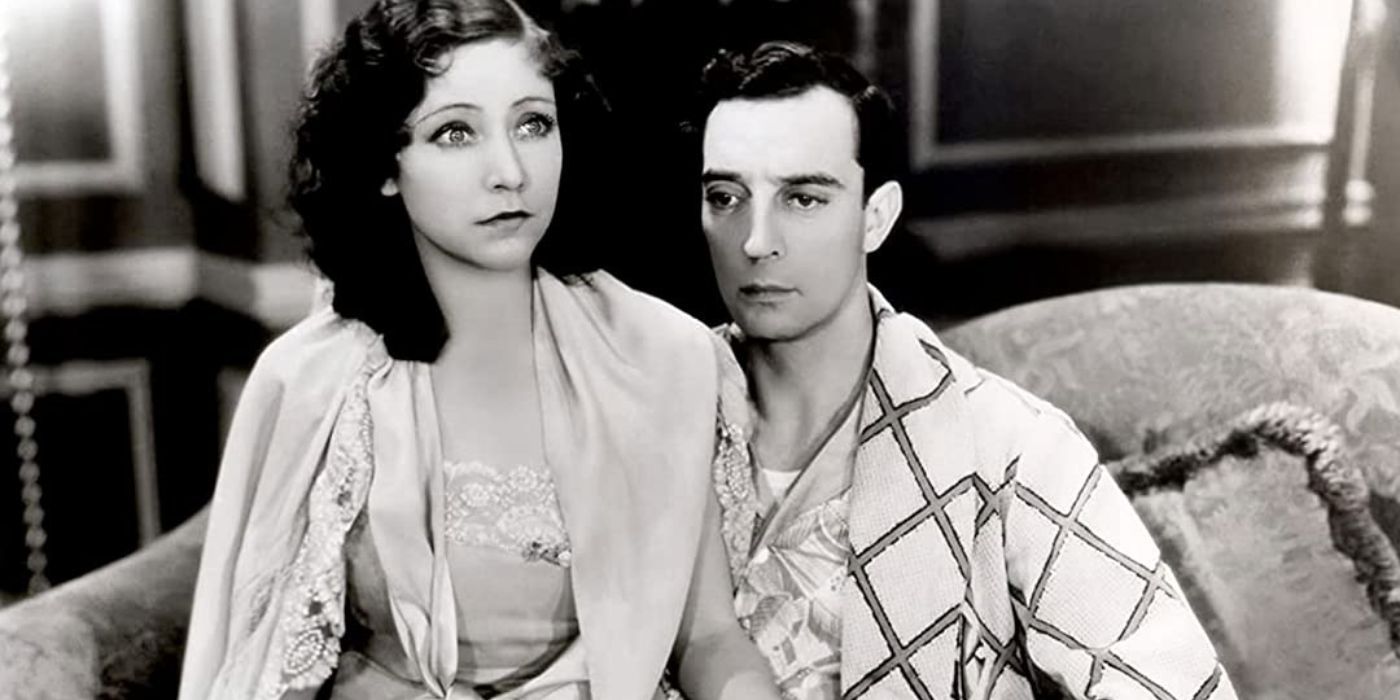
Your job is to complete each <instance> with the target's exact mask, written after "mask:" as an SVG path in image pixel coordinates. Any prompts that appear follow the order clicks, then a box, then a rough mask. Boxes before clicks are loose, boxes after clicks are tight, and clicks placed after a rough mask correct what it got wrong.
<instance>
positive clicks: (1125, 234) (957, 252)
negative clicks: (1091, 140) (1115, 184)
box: [905, 187, 1327, 260]
mask: <svg viewBox="0 0 1400 700" xmlns="http://www.w3.org/2000/svg"><path fill="white" fill-rule="evenodd" d="M1326 200H1327V194H1326V192H1325V190H1324V189H1323V188H1322V187H1287V188H1280V189H1277V190H1274V191H1267V192H1249V193H1243V194H1232V195H1219V196H1209V197H1196V198H1189V199H1177V200H1169V201H1154V202H1143V203H1130V204H1115V205H1107V206H1092V207H1072V208H1062V209H1050V210H1042V211H1026V212H1014V213H984V214H969V215H961V216H950V217H942V218H924V219H912V220H910V221H908V222H906V224H905V227H906V228H907V229H908V230H909V231H910V233H911V234H912V235H914V236H915V237H917V238H918V239H919V240H920V241H921V242H922V243H924V244H925V245H927V246H928V248H929V249H930V250H931V251H933V252H934V254H935V255H937V256H938V257H939V258H940V259H942V260H961V259H968V258H975V257H978V256H982V255H988V254H992V253H997V252H1001V251H1004V250H1010V249H1014V248H1016V247H1018V246H1025V245H1028V244H1040V245H1051V246H1054V245H1095V246H1103V245H1128V244H1133V243H1137V242H1141V241H1145V240H1150V241H1153V242H1164V241H1173V240H1176V241H1184V240H1191V239H1193V238H1202V237H1206V236H1213V235H1216V234H1220V233H1230V234H1245V235H1249V234H1257V235H1278V234H1280V233H1314V234H1315V233H1319V232H1321V231H1322V224H1323V207H1324V205H1325V203H1326Z"/></svg>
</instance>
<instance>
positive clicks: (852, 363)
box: [691, 43, 1234, 698]
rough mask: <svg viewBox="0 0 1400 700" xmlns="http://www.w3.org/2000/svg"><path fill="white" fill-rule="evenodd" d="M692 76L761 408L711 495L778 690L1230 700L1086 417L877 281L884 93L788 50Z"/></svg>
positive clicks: (705, 207)
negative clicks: (1007, 373) (698, 84)
mask: <svg viewBox="0 0 1400 700" xmlns="http://www.w3.org/2000/svg"><path fill="white" fill-rule="evenodd" d="M701 95H702V100H701V103H700V105H699V108H698V110H697V112H696V114H695V118H694V120H693V121H692V123H691V126H692V128H693V130H694V131H695V132H696V133H697V135H699V136H700V137H701V139H702V142H703V143H702V145H701V150H702V151H703V156H704V163H703V173H702V188H703V201H702V204H701V211H702V218H703V225H704V228H705V234H706V238H707V240H708V242H709V246H710V253H711V257H712V260H713V263H714V267H715V276H716V279H717V281H718V283H719V288H720V292H721V295H722V297H723V299H724V302H725V304H726V306H727V307H728V308H729V310H730V312H731V314H732V316H733V318H734V321H735V324H734V325H731V326H729V327H728V328H726V329H725V330H724V331H722V332H723V334H724V335H725V337H726V338H727V339H728V340H729V342H730V343H731V345H732V347H733V348H734V350H735V355H736V357H737V358H738V359H739V362H740V364H741V365H742V366H743V370H744V372H745V374H746V375H747V378H748V387H749V390H750V394H751V401H752V406H753V414H754V415H753V425H752V426H751V431H752V432H751V434H750V435H749V444H750V451H749V455H748V456H749V457H750V458H751V460H752V466H750V464H749V463H748V461H747V460H744V459H735V460H732V461H731V463H730V468H729V469H728V470H727V473H722V474H718V475H717V477H716V489H717V491H718V493H719V497H720V502H721V507H722V509H723V520H724V535H725V539H726V544H728V545H729V547H730V549H731V564H732V565H733V567H734V571H735V583H736V587H737V597H736V603H735V605H736V608H737V611H738V613H739V615H740V619H741V621H742V622H743V624H744V626H745V628H746V629H748V630H749V633H750V634H751V635H752V636H753V638H754V640H755V642H756V643H757V644H758V645H759V647H760V649H761V650H762V651H763V652H764V653H765V654H766V655H767V656H768V658H769V661H770V663H771V665H772V666H773V669H774V671H775V673H776V674H777V677H778V682H779V685H780V687H781V688H782V689H783V691H784V692H785V693H787V695H788V696H789V697H793V698H836V697H846V698H856V697H871V698H877V697H878V698H886V697H899V698H903V697H911V698H1029V697H1035V696H1041V697H1044V696H1046V695H1047V694H1049V695H1052V696H1053V694H1054V693H1055V692H1056V691H1058V692H1059V693H1064V694H1068V695H1070V696H1073V697H1079V698H1232V697H1234V691H1233V689H1232V687H1231V685H1230V683H1229V680H1228V679H1227V678H1226V676H1225V673H1224V671H1223V669H1222V668H1221V666H1220V665H1219V663H1218V662H1217V660H1216V657H1215V653H1214V650H1213V649H1212V647H1211V644H1210V641H1209V640H1208V639H1207V638H1206V636H1205V633H1204V632H1203V631H1202V629H1201V627H1200V625H1199V623H1198V622H1197V621H1196V619H1195V617H1194V616H1193V615H1192V613H1191V611H1190V608H1189V607H1188V605H1187V603H1186V601H1185V600H1184V598H1183V597H1182V595H1181V592H1180V587H1179V586H1178V585H1177V583H1176V581H1175V578H1174V577H1173V575H1172V573H1171V572H1170V571H1169V569H1168V567H1167V565H1166V564H1165V563H1164V562H1163V561H1162V560H1161V557H1160V554H1159V552H1158V549H1157V547H1156V546H1155V544H1154V543H1153V541H1152V539H1151V537H1150V535H1149V534H1148V532H1147V530H1146V529H1145V528H1144V527H1143V525H1142V523H1141V521H1140V520H1139V519H1138V518H1137V515H1136V514H1135V512H1134V511H1133V509H1132V507H1131V505H1130V503H1129V502H1128V500H1127V499H1126V498H1125V497H1124V495H1123V493H1122V492H1121V491H1120V490H1119V489H1118V487H1117V486H1116V485H1115V484H1114V482H1113V481H1112V479H1111V478H1110V477H1109V476H1108V475H1107V473H1106V472H1105V471H1104V470H1103V468H1102V467H1101V466H1100V465H1099V464H1098V459H1097V455H1096V454H1095V452H1094V450H1093V448H1092V447H1091V446H1090V445H1089V443H1088V442H1087V441H1086V440H1085V439H1084V437H1083V436H1082V435H1081V434H1080V433H1079V432H1078V431H1077V430H1076V429H1075V427H1074V425H1073V424H1072V423H1071V421H1070V420H1069V419H1068V418H1067V417H1066V416H1065V415H1064V414H1062V413H1060V412H1059V411H1057V410H1056V409H1054V408H1053V407H1051V406H1049V405H1048V404H1046V403H1044V402H1042V401H1040V400H1039V399H1037V398H1035V397H1033V396H1031V395H1029V394H1027V393H1026V392H1024V391H1022V390H1021V389H1019V388H1017V387H1016V386H1014V385H1012V384H1010V383H1009V382H1007V381H1005V380H1003V379H1001V378H999V377H997V376H995V375H992V374H989V373H987V372H984V371H981V370H979V369H978V368H977V367H974V366H973V365H971V364H970V363H969V362H968V361H967V360H965V359H964V358H962V357H960V356H958V355H957V354H955V353H954V352H952V351H951V350H949V349H948V348H947V347H945V346H944V345H943V344H942V343H941V342H940V341H939V340H938V338H936V337H935V336H934V334H933V333H932V332H931V331H930V330H929V329H928V328H927V327H926V326H925V325H924V324H923V323H921V322H919V321H918V320H916V319H914V318H912V317H909V316H905V315H900V314H898V313H896V312H895V310H894V309H893V308H891V307H890V305H889V304H888V303H887V302H886V301H885V300H884V298H883V297H881V296H880V294H879V292H877V291H876V290H875V289H874V288H873V287H870V286H869V285H868V284H867V282H866V255H867V254H868V253H871V252H873V251H875V250H876V249H877V248H879V247H880V245H881V243H882V242H883V241H884V240H885V237H886V236H887V235H888V234H889V232H890V230H891V228H892V227H893V226H894V223H895V220H896V219H897V218H898V216H899V214H900V209H901V207H902V197H903V194H902V192H901V189H900V185H899V183H898V182H896V181H895V180H894V179H893V175H892V173H893V169H892V168H891V167H890V163H892V162H893V159H892V158H891V154H890V152H889V151H890V148H891V138H890V134H891V133H893V132H894V129H893V128H892V126H893V124H892V118H891V112H892V110H891V108H890V106H889V102H888V100H887V99H886V98H885V97H884V96H883V94H882V93H881V92H880V91H879V90H878V89H877V88H875V87H873V86H872V85H870V84H869V82H868V81H866V80H865V79H864V78H863V77H862V76H861V75H860V74H859V73H858V72H856V71H855V70H854V69H853V68H851V67H850V66H849V65H848V64H846V63H845V62H844V61H842V60H841V59H839V58H837V57H834V56H831V55H826V54H822V53H818V52H815V51H812V50H811V49H808V48H806V47H803V46H800V45H795V44H788V43H773V44H766V45H764V46H762V47H760V48H758V49H757V50H756V51H755V52H753V53H752V54H751V55H734V54H728V53H722V54H721V55H720V56H719V57H718V58H716V59H715V60H714V61H712V62H711V64H710V65H709V66H708V67H707V68H706V70H705V74H704V77H703V79H702V91H701ZM735 429H744V428H743V427H742V426H740V427H737V428H735Z"/></svg>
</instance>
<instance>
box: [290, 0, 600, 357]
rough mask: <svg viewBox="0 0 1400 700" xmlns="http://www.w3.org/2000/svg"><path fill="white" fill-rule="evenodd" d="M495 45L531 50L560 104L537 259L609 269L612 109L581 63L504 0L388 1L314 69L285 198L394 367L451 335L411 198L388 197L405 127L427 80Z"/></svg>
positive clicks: (339, 307) (558, 266)
mask: <svg viewBox="0 0 1400 700" xmlns="http://www.w3.org/2000/svg"><path fill="white" fill-rule="evenodd" d="M492 39H510V40H516V41H522V42H524V43H525V44H526V45H527V46H528V47H529V48H530V50H531V53H532V54H533V56H534V57H535V59H536V60H537V61H538V62H539V65H540V70H541V72H542V74H543V75H544V76H545V77H546V78H548V79H550V80H551V81H552V82H553V84H554V91H555V98H556V101H557V103H558V111H559V128H560V136H561V138H562V147H563V150H564V154H565V158H564V164H563V171H562V173H561V175H560V183H559V199H558V202H557V205H556V208H555V213H554V218H553V221H552V223H551V224H550V227H549V231H548V232H547V233H546V235H545V236H544V238H543V239H542V240H541V241H540V243H539V246H538V247H537V248H536V249H535V253H534V258H533V262H534V264H536V265H538V266H541V267H544V268H546V269H548V270H549V271H550V272H552V273H554V274H556V275H560V276H574V275H581V274H584V273H587V272H592V271H594V270H596V269H598V267H599V265H598V264H597V262H598V260H599V258H600V257H601V251H600V248H602V246H600V240H599V238H598V236H599V233H597V228H596V227H597V224H598V222H600V221H601V220H602V219H601V218H600V217H599V216H598V215H595V212H594V211H592V208H593V207H596V206H599V204H600V203H601V202H603V201H604V196H603V193H602V188H603V187H606V186H607V184H608V180H609V179H610V178H609V177H607V175H606V174H604V173H603V172H601V171H600V170H601V168H603V167H604V166H605V165H606V163H608V160H609V159H608V157H607V153H606V152H605V151H604V148H608V147H611V146H613V145H615V143H616V141H615V140H614V139H612V138H611V137H610V134H608V133H607V129H609V128H611V120H610V118H609V116H610V115H609V109H608V105H607V103H606V101H605V100H604V99H603V97H602V95H601V93H599V91H598V89H597V87H596V86H595V84H594V82H593V79H592V77H591V76H590V75H589V73H588V71H587V70H586V69H585V68H584V66H583V64H582V62H581V61H580V59H579V57H578V55H577V54H575V53H573V52H571V51H568V50H566V49H565V48H564V47H563V46H562V45H560V43H559V42H558V40H557V38H556V37H555V35H554V34H553V33H551V32H547V31H545V30H543V29H541V28H540V27H539V26H538V25H536V24H535V22H534V20H532V19H530V18H529V17H528V16H526V15H525V14H524V13H523V12H522V11H521V10H520V9H519V7H518V6H516V5H515V4H514V3H513V2H509V1H508V0H379V1H378V2H376V3H375V4H374V5H373V6H371V7H370V8H369V9H368V10H366V11H365V12H364V13H363V14H362V15H360V16H359V17H357V18H355V19H354V20H352V21H351V22H350V24H349V25H348V26H347V27H346V29H345V34H344V36H343V37H341V38H340V39H339V40H338V41H337V42H336V43H335V44H334V45H333V46H332V47H331V48H330V49H329V51H328V52H327V53H326V54H325V55H323V56H322V57H321V58H320V60H319V61H317V63H316V66H315V69H314V71H313V73H312V77H311V82H310V85H309V88H308V91H307V93H306V95H305V97H304V98H303V100H302V104H301V109H300V112H299V113H298V115H297V119H296V122H295V132H294V135H295V152H294V153H293V155H292V159H291V163H290V196H289V200H290V203H291V206H292V208H293V209H295V210H296V212H297V213H298V214H299V215H300V216H301V221H302V230H303V232H304V234H305V235H306V237H307V239H308V245H307V250H308V254H309V255H310V257H311V260H312V261H313V262H314V263H315V264H316V266H317V267H318V268H319V269H320V271H321V273H322V274H324V275H325V276H326V277H327V278H329V279H330V281H331V282H332V283H333V284H334V286H335V299H334V302H333V305H334V308H335V310H336V312H337V313H339V314H340V315H341V316H344V317H346V318H353V319H358V320H360V321H363V322H364V323H366V324H368V325H369V326H370V328H373V329H374V330H375V331H376V332H378V333H379V334H381V335H382V336H383V337H384V344H385V346H386V348H387V350H388V352H389V354H390V355H391V356H393V357H395V358H397V359H401V360H417V361H422V362H431V361H433V360H436V359H437V357H438V355H439V354H440V353H441V352H442V347H443V344H444V343H446V341H447V336H448V330H447V322H446V320H445V319H444V317H443V314H442V308H441V307H440V306H439V304H438V301H437V298H436V297H435V296H434V295H433V292H432V289H431V287H429V285H428V279H427V275H426V274H425V273H424V271H423V265H422V262H421V261H420V259H419V257H418V252H417V248H416V246H415V244H414V241H413V235H412V228H411V224H410V221H409V218H408V212H407V211H406V210H405V209H404V205H403V199H402V198H400V197H385V196H382V195H381V194H380V187H381V186H382V185H383V184H384V181H385V179H387V178H390V177H393V176H394V175H395V174H396V173H397V160H396V158H395V156H396V155H397V153H398V152H399V150H400V149H402V148H403V147H404V146H405V145H406V144H407V143H408V135H407V132H406V130H405V129H404V128H403V124H404V120H405V119H406V118H407V116H408V114H409V112H411V111H412V110H413V109H414V108H415V107H417V106H418V104H419V103H420V102H421V101H422V99H423V95H424V90H425V87H426V82H427V79H428V78H429V77H432V76H434V75H437V74H440V73H441V72H442V71H444V70H446V66H444V65H442V63H441V62H440V61H439V60H438V59H439V58H441V57H442V56H443V55H445V54H446V53H448V52H450V51H452V50H453V49H455V48H457V47H459V46H462V45H463V44H468V43H472V42H478V41H487V40H492ZM467 196H469V195H467Z"/></svg>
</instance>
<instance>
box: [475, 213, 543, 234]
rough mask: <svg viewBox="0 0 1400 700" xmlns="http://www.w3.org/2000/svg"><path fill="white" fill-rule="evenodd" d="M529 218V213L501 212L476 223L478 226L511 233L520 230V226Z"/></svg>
mask: <svg viewBox="0 0 1400 700" xmlns="http://www.w3.org/2000/svg"><path fill="white" fill-rule="evenodd" d="M529 218H530V212H527V211H519V210H512V211H503V212H500V213H499V214H494V215H492V216H488V217H486V218H485V219H481V220H479V221H477V222H476V223H477V225H478V226H488V227H490V228H496V229H503V230H511V231H513V230H515V229H518V228H520V225H521V224H523V223H525V222H526V221H527V220H529Z"/></svg>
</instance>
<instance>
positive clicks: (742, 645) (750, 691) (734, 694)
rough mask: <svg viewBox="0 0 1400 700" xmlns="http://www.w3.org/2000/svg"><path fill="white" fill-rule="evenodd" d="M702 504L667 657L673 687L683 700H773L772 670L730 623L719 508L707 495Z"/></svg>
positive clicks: (775, 690) (731, 615)
mask: <svg viewBox="0 0 1400 700" xmlns="http://www.w3.org/2000/svg"><path fill="white" fill-rule="evenodd" d="M707 500H708V505H707V506H706V509H705V527H704V531H703V533H702V535H701V541H700V557H699V560H698V561H697V562H696V566H695V573H694V574H693V575H692V577H691V581H690V595H689V596H688V598H687V599H686V606H685V612H684V614H683V616H682V618H681V629H680V634H679V635H677V637H676V646H675V649H674V650H673V651H672V654H671V661H672V665H673V667H674V669H675V672H676V680H677V685H679V686H680V689H681V692H683V693H684V694H685V696H686V698H688V699H689V700H764V699H765V698H773V699H774V700H777V698H779V697H780V696H779V694H778V688H777V685H776V684H775V683H774V681H773V671H772V669H771V668H770V667H769V666H768V662H767V660H766V659H764V658H763V656H762V655H761V654H759V653H758V649H757V648H756V647H754V645H753V642H752V641H750V640H749V636H748V634H747V633H745V632H744V630H743V629H742V628H740V627H739V621H738V620H737V619H735V617H734V595H733V590H734V589H733V586H732V584H731V581H730V578H729V565H728V563H727V561H726V558H725V555H724V545H723V543H722V542H721V540H720V535H719V505H718V504H717V503H716V501H715V498H714V495H713V494H711V495H710V497H709V498H708V499H707Z"/></svg>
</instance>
